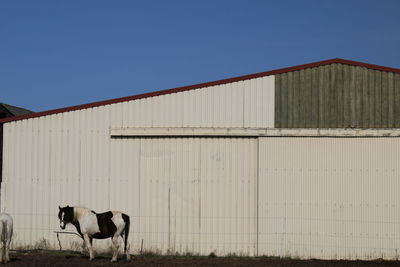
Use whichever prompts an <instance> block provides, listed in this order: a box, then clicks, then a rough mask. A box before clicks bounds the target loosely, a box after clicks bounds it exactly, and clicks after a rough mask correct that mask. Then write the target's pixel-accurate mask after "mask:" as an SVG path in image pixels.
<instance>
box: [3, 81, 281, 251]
mask: <svg viewBox="0 0 400 267" xmlns="http://www.w3.org/2000/svg"><path fill="white" fill-rule="evenodd" d="M273 125H274V76H267V77H262V78H256V79H251V80H247V81H240V82H234V83H230V84H224V85H218V86H212V87H206V88H201V89H196V90H191V91H185V92H180V93H174V94H170V95H161V96H155V97H150V98H145V99H138V100H132V101H127V102H122V103H116V104H111V105H105V106H99V107H93V108H88V109H83V110H76V111H70V112H64V113H59V114H54V115H48V116H43V117H38V118H31V119H27V120H19V121H13V122H8V123H5V124H4V154H3V155H4V157H3V159H4V164H3V181H2V185H1V203H0V204H1V210H2V211H7V212H9V213H11V214H12V215H13V216H14V219H15V238H14V247H26V246H39V245H40V244H41V245H43V242H42V243H40V241H41V240H42V239H43V238H44V239H46V240H47V241H48V242H49V245H50V246H51V247H52V248H58V242H57V239H56V235H55V234H54V231H58V230H59V227H58V225H59V222H58V219H57V212H58V205H60V206H64V205H67V204H69V205H83V206H87V207H90V208H92V209H93V210H96V211H99V212H100V211H105V210H109V209H115V210H123V211H126V212H127V213H128V214H131V215H132V216H133V217H137V216H139V217H140V216H144V218H153V217H152V216H153V215H152V214H154V213H149V212H154V211H151V210H153V209H150V210H148V209H146V208H145V207H142V206H140V205H144V204H143V203H144V202H143V201H142V202H141V201H140V199H138V198H139V192H138V190H139V188H141V189H140V190H142V189H143V190H147V191H146V192H148V195H151V194H154V193H153V192H152V191H151V189H152V186H153V185H154V186H155V188H154V190H158V189H157V188H163V186H164V185H163V184H162V183H161V184H157V183H156V184H148V183H147V181H148V179H150V178H152V177H155V176H157V175H158V176H160V177H161V175H162V174H163V173H164V167H165V166H164V165H163V164H166V163H159V162H158V161H156V162H155V163H153V162H152V161H149V159H147V157H144V156H143V155H146V153H151V151H152V149H153V147H152V146H150V144H152V142H150V143H149V144H148V145H147V146H146V145H144V144H147V143H148V142H149V140H143V141H140V145H139V144H138V143H137V142H139V141H138V140H130V141H129V144H125V143H124V142H122V140H120V139H111V137H110V129H111V128H120V127H165V126H168V127H269V128H270V127H273ZM246 140H247V139H246ZM121 142H122V143H123V144H124V145H122V146H121ZM197 142H199V141H197ZM142 143H143V144H142ZM220 143H221V145H222V144H224V142H223V141H221V140H219V141H217V142H216V144H214V145H219V144H220ZM239 143H240V142H239ZM125 145H126V146H125ZM186 145H188V146H189V144H186ZM137 146H139V147H141V149H143V150H141V151H139V152H138V151H137ZM176 146H177V147H176V148H173V147H171V151H173V149H182V146H184V144H176ZM224 146H225V145H224ZM206 147H208V146H205V148H206ZM217 147H218V146H217ZM128 148H129V149H130V151H126V149H128ZM201 148H202V147H201ZM205 148H204V149H205ZM188 149H197V148H196V146H195V147H188ZM199 149H200V147H199ZM210 149H211V148H210ZM221 149H222V148H221ZM223 149H225V150H223V151H222V152H221V153H228V154H235V153H237V152H236V151H244V150H246V149H253V148H252V147H251V146H250V147H249V148H247V146H245V147H243V146H241V145H240V144H233V143H232V144H231V143H228V144H226V147H223ZM147 150H149V151H150V152H148V151H147ZM206 151H207V150H206ZM203 152H204V150H203ZM124 153H125V154H124ZM138 153H139V154H138ZM171 153H172V152H171ZM174 153H175V152H174ZM196 153H197V152H196ZM196 153H195V154H196ZM210 153H211V151H210ZM253 154H254V153H253ZM121 155H124V156H121ZM132 155H133V156H132ZM132 157H133V158H132ZM135 157H136V158H135ZM179 157H180V158H179ZM179 157H178V156H177V158H175V159H174V160H175V161H176V164H178V162H179V160H180V159H181V160H189V159H188V158H187V157H182V156H179ZM196 157H198V158H199V162H198V164H200V165H202V166H203V168H205V167H204V166H208V165H207V164H208V163H205V162H202V160H201V159H203V157H205V156H204V155H202V154H198V155H197V156H196ZM190 160H192V161H195V160H196V158H194V159H190ZM204 160H205V158H204ZM246 162H247V159H243V160H242V159H240V160H239V159H237V162H236V163H235V165H238V168H241V170H243V171H244V170H245V169H246V168H250V167H249V166H247V165H246V164H249V163H248V162H247V163H246ZM153 164H160V165H159V167H157V168H155V169H153V168H154V166H153ZM188 164H189V163H188ZM191 164H194V162H192V163H191ZM221 164H222V163H221ZM230 164H231V163H230ZM252 164H253V163H252ZM156 166H158V165H156ZM176 168H177V167H176ZM197 168H198V169H199V171H200V170H201V168H200V167H197ZM146 170H148V171H146ZM224 170H225V171H227V169H224ZM177 171H181V170H179V169H178V170H177ZM204 171H205V170H204ZM204 171H203V173H204ZM252 171H253V172H254V170H252ZM187 172H188V173H189V172H190V170H187ZM178 174H179V173H178ZM178 174H177V175H178ZM170 175H172V173H171V174H170ZM179 175H181V176H177V177H181V178H180V179H183V178H184V177H185V176H184V175H183V174H179ZM210 175H211V174H210ZM132 177H140V181H145V182H143V183H141V184H140V186H139V185H138V186H137V187H136V185H137V184H135V183H136V182H137V181H139V180H137V181H136V180H135V179H139V178H133V179H132ZM147 177H150V178H147ZM174 179H178V178H174ZM224 179H225V180H224V181H229V179H228V177H225V176H224ZM249 179H250V178H249ZM251 179H253V178H251ZM150 180H151V179H150ZM239 181H241V180H240V179H239V178H238V182H239ZM251 183H254V181H252V182H251ZM178 184H179V183H178ZM184 186H187V184H184V185H181V186H178V185H177V187H176V188H175V189H174V190H178V191H179V190H181V191H183V192H188V191H187V190H186V189H184V188H185V187H184ZM201 186H205V188H204V190H205V191H204V192H207V193H205V194H209V195H207V198H204V199H203V200H201V201H208V200H210V201H211V200H213V199H214V198H216V197H217V196H220V195H221V194H222V188H224V185H222V184H221V185H220V186H221V187H220V188H221V189H220V191H218V192H217V191H215V192H214V191H212V190H214V187H211V184H204V185H203V184H202V185H201ZM237 187H238V188H239V186H237ZM244 188H247V187H244ZM253 189H254V188H253ZM253 189H251V190H253ZM171 190H173V189H171ZM246 190H247V189H246ZM248 190H250V189H248ZM251 190H250V191H248V192H247V191H246V192H243V193H242V194H243V196H242V198H244V199H246V202H244V203H246V204H243V205H248V206H249V211H247V210H248V209H247V208H245V206H243V208H242V211H241V212H242V213H243V214H242V213H239V212H238V213H237V214H236V213H235V214H236V215H235V216H239V217H240V216H244V218H247V219H248V218H250V217H252V216H253V217H254V210H253V209H252V208H250V206H251V207H253V206H252V205H251V204H249V203H251V201H250V200H249V198H250V196H248V195H247V194H249V193H251V192H252V191H251ZM201 192H203V191H201ZM163 194H164V195H163ZM169 194H172V197H175V198H176V199H175V201H176V203H177V204H176V205H183V204H179V203H181V202H179V201H178V200H179V199H178V196H175V195H174V194H175V192H174V191H171V192H170V193H169ZM148 195H147V196H148ZM142 196H143V194H142ZM160 196H164V197H165V192H164V193H160ZM170 197H171V195H170ZM252 197H253V195H252ZM144 199H146V198H144ZM151 199H152V198H151ZM228 200H229V199H227V200H225V202H223V201H222V200H218V201H217V200H215V202H216V203H217V204H221V205H222V203H226V201H228ZM249 201H250V202H249ZM198 202H200V200H198ZM201 204H202V205H215V204H214V203H213V202H204V203H203V202H201ZM152 205H153V206H152V207H154V205H155V204H154V203H153V204H152ZM171 205H172V204H171ZM218 207H219V209H221V212H223V211H224V212H225V210H224V209H223V208H221V207H220V206H218ZM246 207H247V206H246ZM139 210H140V212H143V213H141V214H138V213H137V212H139ZM176 210H177V211H176V212H177V214H178V215H177V217H171V218H172V220H173V221H172V222H170V223H175V224H176V227H177V228H173V229H168V230H169V232H171V233H172V231H177V232H176V233H175V234H169V237H168V238H169V241H168V242H169V243H168V244H169V245H168V246H167V245H165V243H162V245H161V243H160V240H161V239H160V238H163V239H162V240H164V239H165V238H166V237H165V231H166V230H165V225H164V224H161V223H154V222H153V221H151V223H150V224H146V223H142V224H140V225H141V226H140V227H139V228H136V227H135V224H134V223H133V224H132V228H133V231H132V233H133V234H132V236H131V241H132V242H134V249H135V250H134V251H136V252H137V250H138V249H140V245H141V243H140V242H141V240H142V239H145V242H144V245H145V248H146V249H147V248H148V249H155V248H159V249H160V250H161V251H162V252H166V251H167V247H168V248H172V249H175V250H176V251H178V252H184V251H189V250H191V249H194V248H195V247H196V246H197V247H198V248H199V249H200V251H201V252H202V253H209V251H208V250H211V249H215V250H217V251H218V252H221V253H224V252H227V251H230V248H232V247H233V246H237V245H235V244H232V243H229V242H228V241H226V239H225V238H228V237H227V234H221V235H218V236H217V237H214V236H212V233H215V231H217V230H218V229H220V230H221V231H222V230H225V229H231V228H232V229H233V230H234V229H236V228H235V227H239V228H240V231H241V233H244V232H246V231H253V230H248V227H247V226H244V225H249V224H251V225H253V224H254V222H252V223H250V222H248V221H246V220H245V219H243V218H242V217H240V219H238V225H240V226H235V225H232V226H229V227H231V228H226V227H225V226H221V224H220V222H218V223H216V222H214V221H212V222H210V221H207V220H212V218H213V217H212V216H216V215H215V214H217V213H219V211H220V210H218V209H216V208H214V209H211V210H212V212H213V213H211V214H208V213H207V212H210V211H209V210H208V209H206V210H204V211H203V212H204V213H203V214H201V213H200V214H199V215H196V216H201V218H200V219H199V220H200V222H202V220H205V221H204V225H206V227H205V228H204V229H203V230H204V231H205V232H204V233H205V234H206V235H208V236H207V237H205V238H206V239H205V240H204V241H199V240H197V241H195V243H196V242H197V245H195V244H194V243H193V242H192V241H190V242H191V243H188V242H189V241H188V240H189V239H190V238H189V237H188V236H187V234H188V233H187V231H189V232H190V231H191V230H189V229H186V230H185V231H186V232H185V233H181V232H178V230H181V229H185V228H181V227H180V225H179V224H180V223H182V222H181V221H180V220H181V219H180V218H184V217H185V216H189V215H190V214H191V213H190V212H192V210H189V208H187V210H188V212H189V215H187V214H179V212H181V210H180V209H176ZM159 212H161V213H160V214H164V213H162V210H161V209H160V210H159ZM246 212H249V214H247V213H246ZM149 214H150V215H149ZM164 215H165V214H164ZM190 216H192V215H190ZM193 216H194V215H193ZM210 216H211V217H210ZM232 216H234V215H232ZM140 218H141V217H140ZM232 218H236V217H232ZM134 219H135V218H134ZM232 220H233V219H232ZM235 220H236V219H235ZM243 220H244V221H243ZM253 220H254V219H253ZM214 224H215V225H214ZM149 225H150V226H149ZM188 225H189V224H188ZM190 225H191V224H190ZM146 227H152V228H146ZM174 229H176V230H174ZM205 229H207V230H205ZM232 229H231V230H232ZM251 229H253V228H251ZM69 230H74V229H73V228H69ZM233 230H232V231H233ZM156 233H163V234H160V236H157V234H156ZM230 233H231V234H233V233H234V232H230ZM198 235H199V233H198ZM229 238H231V237H229ZM241 238H242V239H243V240H242V239H241ZM246 238H247V239H246ZM253 239H254V237H251V238H250V237H249V238H248V237H247V235H245V234H243V236H239V237H238V240H241V241H242V242H243V244H242V245H241V246H239V247H238V248H237V251H239V252H241V253H248V254H254V240H253ZM190 240H191V239H190ZM229 240H230V239H229ZM61 241H62V245H63V248H71V247H75V248H76V247H79V246H80V240H79V238H77V237H75V236H70V235H68V236H66V235H64V236H61ZM96 242H97V244H98V245H97V246H103V247H104V245H105V244H106V243H107V242H108V241H96ZM227 242H228V243H229V244H228V243H227ZM102 243H103V245H101V244H102ZM228 248H229V249H228ZM195 252H197V250H196V251H195Z"/></svg>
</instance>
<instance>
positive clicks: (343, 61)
mask: <svg viewBox="0 0 400 267" xmlns="http://www.w3.org/2000/svg"><path fill="white" fill-rule="evenodd" d="M333 63H340V64H346V65H352V66H359V67H364V68H368V69H374V70H380V71H386V72H395V73H400V69H395V68H389V67H384V66H378V65H372V64H367V63H362V62H357V61H352V60H346V59H340V58H335V59H329V60H324V61H319V62H314V63H309V64H303V65H298V66H294V67H289V68H282V69H276V70H272V71H266V72H259V73H255V74H249V75H244V76H239V77H235V78H229V79H223V80H218V81H213V82H206V83H200V84H195V85H190V86H183V87H177V88H173V89H167V90H162V91H156V92H151V93H145V94H140V95H134V96H127V97H121V98H115V99H110V100H104V101H99V102H93V103H88V104H83V105H77V106H71V107H65V108H59V109H53V110H48V111H42V112H37V113H32V114H27V115H22V116H17V117H10V118H5V119H2V120H0V123H5V122H10V121H16V120H23V119H29V118H36V117H41V116H47V115H52V114H56V113H62V112H68V111H74V110H80V109H87V108H92V107H98V106H103V105H109V104H114V103H120V102H125V101H131V100H136V99H141V98H147V97H152V96H160V95H166V94H173V93H178V92H184V91H189V90H194V89H199V88H204V87H209V86H215V85H220V84H226V83H232V82H238V81H244V80H249V79H254V78H259V77H264V76H269V75H275V74H280V73H285V72H290V71H296V70H301V69H306V68H312V67H319V66H323V65H328V64H333Z"/></svg>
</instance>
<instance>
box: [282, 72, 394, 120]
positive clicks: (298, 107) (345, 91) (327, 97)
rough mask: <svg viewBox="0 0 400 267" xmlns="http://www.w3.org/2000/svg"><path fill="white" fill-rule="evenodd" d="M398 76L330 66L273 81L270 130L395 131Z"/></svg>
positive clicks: (284, 75)
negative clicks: (350, 129) (373, 129)
mask: <svg viewBox="0 0 400 267" xmlns="http://www.w3.org/2000/svg"><path fill="white" fill-rule="evenodd" d="M399 77H400V74H397V73H390V72H384V71H378V70H371V69H367V68H364V67H359V66H350V65H344V64H330V65H325V66H320V67H314V68H309V69H303V70H298V71H293V72H289V73H283V74H278V75H276V80H275V81H276V95H275V101H276V102H275V122H276V123H275V127H276V128H393V127H395V128H398V127H400V81H399V79H400V78H399Z"/></svg>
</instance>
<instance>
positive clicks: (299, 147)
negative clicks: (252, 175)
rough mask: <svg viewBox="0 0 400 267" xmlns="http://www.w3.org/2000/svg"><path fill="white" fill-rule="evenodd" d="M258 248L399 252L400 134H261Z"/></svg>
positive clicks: (292, 252) (276, 252) (319, 253)
mask: <svg viewBox="0 0 400 267" xmlns="http://www.w3.org/2000/svg"><path fill="white" fill-rule="evenodd" d="M259 149H260V151H259V153H260V170H259V175H260V176H259V192H260V193H259V233H260V234H259V243H258V244H259V249H258V250H259V255H270V256H291V257H300V258H329V259H335V258H336V259H343V258H346V259H377V258H383V259H398V257H399V251H398V250H399V247H400V230H399V229H400V213H399V207H400V197H399V193H398V190H399V188H400V179H399V173H400V164H399V160H400V139H399V138H365V137H364V138H300V137H297V138H296V137H290V138H289V137H278V138H274V137H269V138H260V147H259Z"/></svg>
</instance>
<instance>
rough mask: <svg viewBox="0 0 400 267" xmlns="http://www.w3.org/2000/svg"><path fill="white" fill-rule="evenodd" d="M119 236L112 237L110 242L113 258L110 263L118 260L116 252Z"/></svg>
mask: <svg viewBox="0 0 400 267" xmlns="http://www.w3.org/2000/svg"><path fill="white" fill-rule="evenodd" d="M118 237H119V236H113V237H112V239H111V241H112V246H111V247H112V251H113V256H112V258H111V262H116V261H117V258H118V250H119V239H118Z"/></svg>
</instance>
